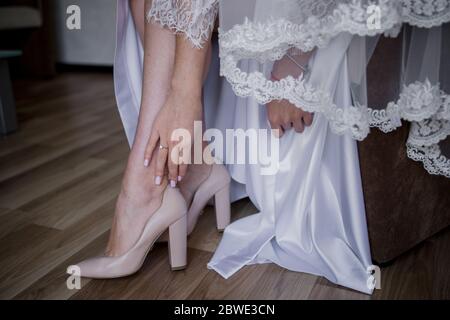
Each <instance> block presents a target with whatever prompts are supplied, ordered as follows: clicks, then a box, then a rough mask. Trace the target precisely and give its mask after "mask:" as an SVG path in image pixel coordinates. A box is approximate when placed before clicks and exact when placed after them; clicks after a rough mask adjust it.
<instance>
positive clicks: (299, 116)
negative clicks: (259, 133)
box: [266, 100, 314, 138]
mask: <svg viewBox="0 0 450 320" xmlns="http://www.w3.org/2000/svg"><path fill="white" fill-rule="evenodd" d="M266 111H267V118H268V120H269V123H270V127H271V128H272V129H278V130H279V138H281V137H282V136H283V134H284V132H285V131H286V130H289V129H291V128H292V127H293V128H294V129H295V131H296V132H298V133H302V132H303V131H304V130H305V126H306V127H308V126H310V125H311V124H312V122H313V117H314V115H313V114H312V113H309V112H306V111H303V110H302V109H300V108H297V107H296V106H295V105H293V104H292V103H290V102H289V101H287V100H281V101H280V100H274V101H271V102H269V103H268V104H267V105H266Z"/></svg>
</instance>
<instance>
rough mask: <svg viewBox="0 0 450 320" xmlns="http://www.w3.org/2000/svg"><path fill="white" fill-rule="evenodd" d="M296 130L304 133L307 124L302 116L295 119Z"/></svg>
mask: <svg viewBox="0 0 450 320" xmlns="http://www.w3.org/2000/svg"><path fill="white" fill-rule="evenodd" d="M294 130H295V132H297V133H302V132H303V131H304V130H305V125H304V123H303V119H302V118H301V117H300V118H298V119H297V120H295V121H294Z"/></svg>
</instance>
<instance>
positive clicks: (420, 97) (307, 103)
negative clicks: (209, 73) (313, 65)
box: [221, 56, 450, 172]
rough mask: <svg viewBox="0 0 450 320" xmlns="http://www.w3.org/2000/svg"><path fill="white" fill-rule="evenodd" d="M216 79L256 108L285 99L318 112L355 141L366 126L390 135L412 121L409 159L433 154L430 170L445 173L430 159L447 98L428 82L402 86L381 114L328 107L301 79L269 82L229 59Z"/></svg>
mask: <svg viewBox="0 0 450 320" xmlns="http://www.w3.org/2000/svg"><path fill="white" fill-rule="evenodd" d="M221 75H223V76H225V77H226V78H227V80H228V82H229V83H230V84H231V86H232V88H233V91H234V92H235V93H236V95H238V96H241V97H253V98H254V99H255V100H256V101H257V102H258V103H260V104H267V103H268V102H270V101H272V100H283V99H286V100H288V101H289V102H291V103H292V104H294V105H297V106H301V107H302V109H303V110H305V111H309V112H320V113H322V114H323V115H324V116H325V117H326V118H327V119H328V121H329V124H330V128H331V130H332V131H333V132H334V133H336V134H343V133H346V132H347V133H349V134H350V135H351V136H352V137H353V138H354V139H356V140H363V139H364V138H365V137H366V136H367V135H368V134H369V131H370V127H376V128H379V129H380V130H381V131H383V132H390V131H393V130H395V129H396V128H398V127H400V126H401V125H402V123H401V120H402V119H403V120H407V121H411V122H412V126H411V131H410V135H409V138H408V146H409V150H411V151H410V152H409V153H408V155H411V157H413V156H414V157H415V158H413V159H419V158H420V157H419V155H421V154H422V152H425V151H427V150H430V151H433V154H430V155H429V157H430V158H426V159H425V158H424V161H426V165H427V166H428V168H430V169H429V170H432V169H431V168H432V167H431V163H433V164H434V165H435V166H438V167H439V172H448V171H450V160H449V161H447V160H445V161H444V160H442V159H447V158H445V156H443V155H441V156H440V157H436V156H435V155H436V152H435V150H436V148H438V147H436V146H438V143H439V142H440V141H442V140H444V139H446V138H447V137H448V136H449V135H450V95H448V94H446V93H444V92H443V91H441V90H440V89H439V85H432V84H431V83H430V81H428V80H426V81H425V82H415V83H412V84H409V85H408V86H405V87H404V88H403V90H402V93H401V94H400V97H399V99H398V101H396V102H390V103H389V104H388V105H387V107H386V108H385V109H372V108H368V107H367V106H361V105H357V106H349V107H347V108H344V109H343V108H339V107H338V106H337V105H336V104H334V103H333V101H332V99H331V97H330V96H329V94H328V93H326V92H324V91H323V90H320V89H316V88H314V87H312V86H311V85H309V84H308V83H307V82H306V81H305V80H304V79H303V78H302V77H299V78H293V77H291V76H288V77H286V78H284V79H281V80H279V81H270V80H268V79H267V78H266V77H265V76H264V74H262V73H260V72H253V73H250V74H248V73H246V72H243V71H241V70H240V69H239V68H238V67H237V64H236V61H235V60H234V59H233V57H232V56H226V57H224V58H222V59H221ZM414 150H422V151H420V152H419V151H417V152H415V151H414ZM424 165H425V162H424ZM433 168H434V167H433ZM427 170H428V169H427Z"/></svg>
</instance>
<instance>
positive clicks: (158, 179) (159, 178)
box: [155, 176, 161, 186]
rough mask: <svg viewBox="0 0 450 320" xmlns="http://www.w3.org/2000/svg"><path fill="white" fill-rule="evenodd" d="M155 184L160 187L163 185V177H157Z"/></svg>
mask: <svg viewBox="0 0 450 320" xmlns="http://www.w3.org/2000/svg"><path fill="white" fill-rule="evenodd" d="M155 184H156V185H157V186H159V185H160V184H161V177H159V176H156V177H155Z"/></svg>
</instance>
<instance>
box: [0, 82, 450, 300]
mask: <svg viewBox="0 0 450 320" xmlns="http://www.w3.org/2000/svg"><path fill="white" fill-rule="evenodd" d="M15 93H16V97H17V108H18V116H19V122H20V130H19V131H18V132H17V133H15V134H12V135H10V136H8V137H6V138H0V298H2V299H11V298H16V299H69V298H72V299H110V298H114V299H116V298H117V299H127V298H136V299H172V298H177V299H186V298H189V299H371V298H372V299H403V298H418V299H422V298H423V299H430V298H447V299H448V298H450V274H449V273H448V270H449V268H450V257H449V256H450V254H449V252H450V231H449V230H446V231H445V232H442V233H441V234H439V235H437V236H435V237H433V238H432V239H430V240H428V241H426V242H425V243H423V244H422V245H421V246H419V247H417V248H415V249H414V250H412V251H410V252H409V253H407V254H405V255H404V256H402V257H400V258H399V259H398V260H396V261H395V262H394V263H393V264H392V265H390V266H389V267H386V268H383V269H382V289H381V290H377V291H376V292H375V294H374V295H372V296H371V297H370V296H368V295H364V294H361V293H358V292H355V291H352V290H348V289H345V288H342V287H338V286H335V285H333V284H332V283H330V282H328V281H327V280H325V279H323V278H319V277H316V276H312V275H308V274H302V273H295V272H290V271H287V270H284V269H282V268H280V267H277V266H275V265H271V264H267V265H257V266H251V267H246V268H244V269H243V270H241V271H240V272H238V273H237V274H236V275H235V276H233V277H232V278H230V279H228V280H224V279H222V278H221V277H220V276H219V275H218V274H216V273H215V272H212V271H209V270H207V269H206V264H207V262H208V260H209V259H210V258H211V255H212V252H213V251H214V249H215V248H216V246H217V244H218V241H219V240H220V234H218V233H217V232H216V231H215V228H214V219H213V214H212V212H211V211H212V210H211V208H207V209H206V212H205V214H204V215H203V216H202V218H201V220H200V221H199V224H198V226H197V228H196V230H195V232H194V233H193V235H192V236H191V237H190V239H189V266H188V268H187V269H186V270H185V271H179V272H171V271H169V266H168V257H167V248H166V246H165V245H158V246H156V248H155V249H154V250H153V251H152V252H151V254H150V255H149V257H148V258H147V260H146V262H145V264H144V266H143V268H142V269H141V271H139V273H137V274H136V275H133V276H130V277H127V278H123V279H116V280H107V281H100V280H83V281H82V289H81V290H78V291H77V290H68V289H67V287H66V274H65V270H66V268H67V266H68V265H70V264H73V263H76V262H79V261H80V260H82V259H84V258H86V257H90V256H93V255H96V254H99V253H101V252H102V250H103V248H104V246H105V243H106V239H107V236H108V229H109V227H110V223H111V218H112V214H113V208H114V201H115V197H116V196H117V193H118V191H119V186H120V181H121V176H122V173H123V169H124V165H125V161H126V158H127V153H128V145H127V143H126V140H125V135H124V132H123V130H122V126H121V123H120V119H119V117H118V113H117V109H116V106H115V100H114V94H113V84H112V75H111V74H109V73H65V74H63V75H60V76H58V77H57V78H55V79H53V80H51V81H44V82H43V81H37V82H36V81H23V80H22V81H16V82H15ZM232 210H233V212H232V218H233V219H234V220H235V219H238V218H240V217H243V216H245V215H248V214H251V213H254V212H255V211H256V210H255V208H254V207H253V205H252V204H251V203H250V202H249V201H248V200H242V201H240V202H237V203H235V204H233V207H232Z"/></svg>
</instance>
